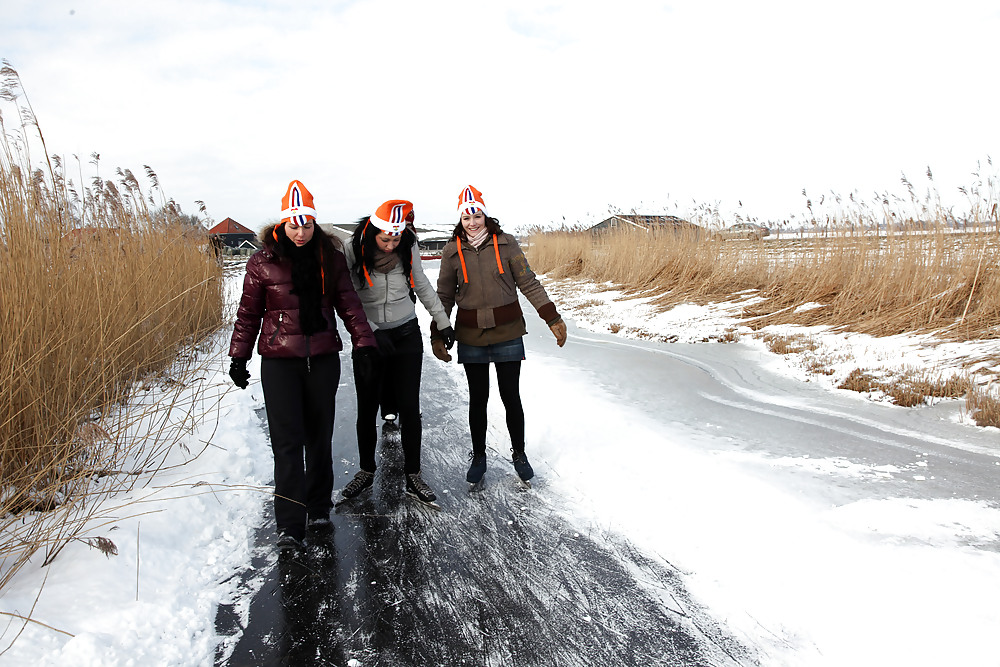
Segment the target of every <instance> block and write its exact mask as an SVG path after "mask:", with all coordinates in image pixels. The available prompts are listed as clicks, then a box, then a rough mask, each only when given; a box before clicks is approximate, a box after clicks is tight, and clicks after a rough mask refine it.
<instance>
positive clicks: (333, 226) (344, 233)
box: [319, 222, 357, 243]
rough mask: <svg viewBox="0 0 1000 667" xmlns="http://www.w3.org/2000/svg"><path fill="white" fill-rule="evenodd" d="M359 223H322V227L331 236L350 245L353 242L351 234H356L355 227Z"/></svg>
mask: <svg viewBox="0 0 1000 667" xmlns="http://www.w3.org/2000/svg"><path fill="white" fill-rule="evenodd" d="M356 224H357V223H354V222H347V223H345V222H323V223H320V225H319V226H320V227H321V228H322V229H323V231H324V232H326V233H327V234H330V235H331V236H336V237H337V238H338V239H340V240H341V241H343V242H344V243H348V242H349V241H350V240H351V234H353V233H354V227H355V225H356Z"/></svg>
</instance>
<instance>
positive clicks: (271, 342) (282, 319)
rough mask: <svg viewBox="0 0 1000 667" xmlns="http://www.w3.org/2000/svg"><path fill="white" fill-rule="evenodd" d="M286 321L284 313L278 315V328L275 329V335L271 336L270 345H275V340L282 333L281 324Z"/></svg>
mask: <svg viewBox="0 0 1000 667" xmlns="http://www.w3.org/2000/svg"><path fill="white" fill-rule="evenodd" d="M284 319H285V314H284V313H278V326H276V327H275V328H274V333H273V334H271V340H270V341H268V345H274V339H275V338H277V337H278V332H279V331H281V323H282V322H283V321H284Z"/></svg>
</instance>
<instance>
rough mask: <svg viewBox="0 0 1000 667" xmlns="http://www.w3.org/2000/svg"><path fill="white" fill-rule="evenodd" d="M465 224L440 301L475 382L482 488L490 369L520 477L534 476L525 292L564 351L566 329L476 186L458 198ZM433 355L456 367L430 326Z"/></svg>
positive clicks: (474, 462)
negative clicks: (528, 436) (525, 389)
mask: <svg viewBox="0 0 1000 667" xmlns="http://www.w3.org/2000/svg"><path fill="white" fill-rule="evenodd" d="M458 215H459V223H458V225H457V226H456V227H455V232H454V235H455V238H454V239H452V240H451V241H450V242H449V243H448V245H446V246H445V247H444V250H443V251H442V253H441V269H440V272H439V274H438V286H437V290H438V297H439V298H440V299H441V304H442V305H443V306H444V308H445V312H447V313H448V315H449V317H450V316H451V310H452V307H453V306H457V307H458V312H457V313H456V315H455V339H456V340H457V341H458V363H460V364H462V365H463V367H464V368H465V375H466V379H467V380H468V382H469V430H470V431H471V434H472V452H471V453H470V454H469V459H470V462H471V465H470V466H469V472H468V474H467V475H466V480H467V481H468V482H469V483H471V484H476V483H478V482H479V481H480V480H481V479H482V478H483V475H484V474H485V473H486V426H487V424H486V404H487V401H488V400H489V393H490V379H489V365H490V363H491V362H492V363H493V365H494V366H495V367H496V374H497V386H498V388H499V391H500V400H501V401H503V405H504V409H505V411H506V415H507V431H508V433H509V434H510V442H511V449H512V452H513V456H512V462H513V464H514V470H515V471H516V472H517V475H518V477H520V478H521V479H522V480H523V481H525V482H527V481H528V480H529V479H531V478H532V477H533V476H534V474H535V473H534V471H533V470H532V469H531V464H530V463H528V457H527V456H526V455H525V453H524V409H523V408H522V406H521V389H520V375H521V361H523V360H524V343H523V342H522V340H521V337H522V336H524V334H525V333H527V328H526V325H525V322H524V316H523V314H522V312H521V306H520V304H519V303H518V296H517V292H518V290H520V291H521V293H522V294H523V295H524V296H525V298H526V299H527V300H528V302H529V303H530V304H531V306H532V307H533V308H534V309H535V310H536V311H537V312H538V315H539V317H541V318H542V320H543V321H544V322H545V323H546V324H547V325H548V326H549V328H550V329H551V330H552V333H553V335H554V336H555V337H556V342H557V344H558V345H559V347H562V346H563V345H564V344H565V343H566V324H565V323H564V322H563V321H562V318H561V317H560V316H559V313H558V312H557V311H556V307H555V304H553V303H552V301H551V299H549V296H548V294H546V293H545V288H543V287H542V285H541V283H539V282H538V279H537V278H536V277H535V274H534V272H532V270H531V268H530V267H529V266H528V260H527V259H526V258H525V256H524V253H523V252H522V251H521V247H520V245H518V243H517V239H515V238H514V237H513V236H511V235H510V234H505V233H504V232H503V230H501V229H500V223H499V222H498V221H497V219H496V218H492V217H489V215H488V214H487V212H486V204H485V203H484V201H483V195H482V193H481V192H479V190H477V189H476V188H474V187H472V186H471V185H469V186H467V187H465V188H464V189H463V190H462V193H461V194H460V195H459V198H458ZM431 345H432V349H433V351H434V356H436V357H437V358H438V359H441V360H442V361H451V355H450V354H448V350H447V349H446V347H445V344H444V340H443V338H442V337H441V336H440V335H439V333H438V331H437V328H436V326H435V325H434V324H432V325H431Z"/></svg>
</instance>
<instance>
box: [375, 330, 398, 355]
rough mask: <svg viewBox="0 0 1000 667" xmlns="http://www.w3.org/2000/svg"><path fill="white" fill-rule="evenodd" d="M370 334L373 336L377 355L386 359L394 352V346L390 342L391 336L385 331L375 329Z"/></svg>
mask: <svg viewBox="0 0 1000 667" xmlns="http://www.w3.org/2000/svg"><path fill="white" fill-rule="evenodd" d="M372 333H374V334H375V342H376V343H378V353H379V354H381V355H382V356H383V357H386V356H389V355H390V354H392V353H393V352H395V351H396V344H395V343H393V342H392V334H390V333H389V331H388V330H387V329H376V330H375V331H374V332H372Z"/></svg>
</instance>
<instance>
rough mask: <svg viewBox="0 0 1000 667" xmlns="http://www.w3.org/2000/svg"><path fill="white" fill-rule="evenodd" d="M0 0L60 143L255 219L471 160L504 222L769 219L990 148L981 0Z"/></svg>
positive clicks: (408, 193) (16, 54)
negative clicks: (718, 215) (694, 215)
mask: <svg viewBox="0 0 1000 667" xmlns="http://www.w3.org/2000/svg"><path fill="white" fill-rule="evenodd" d="M0 5H2V10H0V17H2V22H0V57H2V58H6V59H7V60H9V61H10V63H11V65H12V66H13V67H14V68H15V69H16V70H18V72H19V73H20V75H21V79H22V82H23V84H24V87H25V89H26V91H27V93H28V96H29V98H30V100H31V102H32V104H33V106H34V109H35V112H36V113H37V115H38V117H39V120H40V123H41V126H42V129H43V131H44V132H45V135H46V140H47V142H48V147H49V150H50V152H55V153H60V154H63V155H66V156H71V155H73V154H76V155H79V156H80V157H84V156H87V155H89V154H90V153H92V152H98V153H100V155H101V164H102V166H101V170H102V175H104V176H108V175H110V174H111V173H112V171H113V168H114V167H127V168H130V169H132V170H134V171H135V172H136V173H140V172H141V171H142V165H147V164H148V165H150V166H151V167H152V168H153V169H154V170H155V171H156V172H157V173H158V174H159V177H160V180H161V182H162V185H163V188H164V190H165V191H166V193H167V195H168V196H171V197H173V198H174V199H175V200H176V201H177V202H178V203H179V204H180V205H181V206H182V208H183V209H184V211H185V212H187V213H196V212H197V206H196V205H195V203H194V202H195V200H204V201H205V203H206V204H207V206H208V212H209V213H210V214H211V216H212V217H213V218H214V219H215V220H216V221H219V220H222V219H223V218H226V217H232V218H234V219H236V220H237V221H239V222H241V223H243V224H245V225H247V226H250V227H253V228H259V227H261V226H262V225H263V224H264V223H265V222H267V221H268V220H271V219H273V218H275V217H276V215H277V213H278V212H279V209H280V201H281V196H282V195H283V194H284V191H285V187H286V185H287V183H288V182H289V181H290V180H292V179H299V180H301V181H303V182H304V183H305V184H306V186H307V187H308V188H309V189H310V190H311V191H312V192H313V194H314V195H315V198H316V207H317V209H318V212H319V215H320V219H321V222H342V221H343V222H347V221H351V220H354V219H356V218H358V217H360V216H362V215H367V214H369V213H370V212H372V211H373V210H374V208H375V207H376V206H377V205H378V204H379V203H381V202H382V201H385V200H388V199H397V198H398V199H410V200H411V201H413V202H414V204H415V210H416V214H417V220H418V223H450V222H451V221H453V220H454V219H455V206H456V203H457V197H458V193H459V191H460V190H461V188H462V187H463V186H464V185H466V184H470V183H471V184H472V185H475V186H476V187H477V188H479V189H480V190H481V191H482V192H483V194H484V196H485V199H486V204H487V207H488V208H489V212H490V214H491V215H494V216H496V217H498V218H499V219H500V221H501V223H503V224H504V225H505V226H507V227H523V226H527V225H533V224H548V223H550V222H553V221H554V222H562V221H563V218H564V217H565V220H566V222H568V223H577V222H582V223H591V222H596V221H599V220H601V219H603V218H604V217H606V215H607V212H608V209H609V207H615V208H617V209H621V210H626V211H628V210H633V209H634V210H636V211H638V212H647V213H660V212H670V213H679V214H681V215H689V214H690V213H691V212H692V211H693V209H694V208H695V207H696V205H714V204H716V203H719V204H721V206H722V208H723V210H725V211H742V213H743V214H744V215H749V216H754V217H758V218H760V219H762V220H766V219H781V218H788V217H789V216H790V215H792V214H796V215H799V216H801V215H802V214H803V213H804V212H805V198H804V197H803V196H802V194H801V193H802V190H803V189H804V188H805V189H806V190H807V192H808V193H809V195H810V196H811V197H812V198H813V199H817V198H818V197H819V196H820V195H821V194H823V193H827V195H828V196H829V193H830V192H831V191H833V192H835V193H838V194H840V195H841V196H843V197H846V196H847V195H848V194H850V193H851V192H852V191H855V190H857V192H858V194H859V196H860V197H861V198H862V199H865V200H871V199H873V195H874V193H875V192H876V191H878V192H885V191H889V192H899V193H901V192H903V189H902V186H901V185H900V177H901V174H904V173H905V174H906V175H907V176H908V177H909V179H910V180H911V181H912V182H914V184H915V185H916V186H917V189H918V191H925V190H926V187H927V185H929V183H928V179H927V177H926V175H925V172H926V170H927V168H928V167H930V168H931V169H932V170H933V174H934V184H935V185H936V188H937V190H938V191H939V192H940V193H941V194H942V195H943V196H944V197H945V198H946V200H948V201H951V200H954V201H955V202H956V203H959V196H958V194H957V188H958V186H962V185H964V186H970V185H973V184H974V177H973V176H972V174H973V172H975V171H976V170H977V166H978V163H980V162H981V163H982V164H983V167H984V170H983V172H982V175H984V176H985V175H987V173H993V168H992V167H986V160H987V158H988V157H989V156H993V157H997V158H1000V150H998V147H1000V122H998V120H997V119H998V116H997V109H998V108H1000V104H998V102H1000V86H998V85H997V76H998V75H997V53H996V40H997V36H998V35H1000V6H998V5H997V4H996V3H995V2H986V1H982V2H980V1H971V0H969V1H967V0H952V1H951V2H947V3H945V2H923V1H919V0H918V1H910V2H879V1H877V0H873V1H868V0H858V1H856V0H840V1H838V2H824V3H816V2H806V1H795V2H768V1H763V2H745V1H740V0H735V1H721V2H711V1H707V0H706V1H697V0H676V1H672V2H669V1H668V2H653V1H648V2H637V1H633V0H614V1H613V2H612V1H609V0H604V1H602V2H591V1H577V2H571V1H566V2H533V1H529V0H500V1H493V2H462V1H458V0H455V1H441V2H437V1H434V0H428V1H426V2H412V1H408V0H358V1H348V0H341V1H336V0H322V1H320V0H298V1H297V2H294V3H291V2H278V1H276V0H275V1H271V0H253V1H247V2H236V1H232V2H227V1H224V0H190V1H189V0H159V1H158V2H155V3H146V2H134V1H124V0H45V2H38V1H37V0H2V3H0ZM5 120H7V122H8V126H9V125H10V118H9V117H7V116H5ZM69 160H70V161H71V162H72V158H71V157H70V158H69ZM83 167H84V174H85V176H87V177H88V178H89V176H91V175H92V173H91V171H92V167H90V166H89V165H87V164H86V163H85V164H84V165H83ZM740 204H742V209H740V208H739V206H740Z"/></svg>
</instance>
